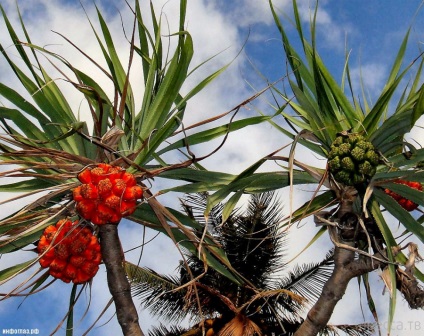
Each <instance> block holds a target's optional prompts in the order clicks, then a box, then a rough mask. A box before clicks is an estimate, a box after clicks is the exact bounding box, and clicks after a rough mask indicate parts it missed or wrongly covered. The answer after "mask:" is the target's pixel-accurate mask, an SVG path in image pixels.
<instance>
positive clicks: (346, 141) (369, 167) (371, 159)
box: [328, 133, 379, 186]
mask: <svg viewBox="0 0 424 336" xmlns="http://www.w3.org/2000/svg"><path fill="white" fill-rule="evenodd" d="M378 160H379V156H378V154H377V152H376V151H375V149H374V146H373V144H372V143H371V142H369V141H368V140H366V139H365V138H364V137H363V136H362V135H360V134H355V133H351V134H346V135H339V136H338V137H337V138H336V139H335V140H334V141H333V143H332V144H331V147H330V152H329V153H328V168H329V170H330V172H331V173H332V174H333V176H334V179H335V180H336V181H337V182H340V183H343V184H345V185H349V186H353V185H356V184H360V183H363V182H366V181H367V180H368V179H369V178H371V177H372V176H373V175H374V174H375V171H376V167H377V165H378Z"/></svg>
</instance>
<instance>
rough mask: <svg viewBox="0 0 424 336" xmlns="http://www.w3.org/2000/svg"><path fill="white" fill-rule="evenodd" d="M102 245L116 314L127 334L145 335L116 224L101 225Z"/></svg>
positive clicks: (126, 335)
mask: <svg viewBox="0 0 424 336" xmlns="http://www.w3.org/2000/svg"><path fill="white" fill-rule="evenodd" d="M99 228H100V231H99V237H100V246H101V252H102V257H103V261H104V264H105V266H106V271H107V283H108V286H109V291H110V293H111V294H112V298H113V301H114V302H115V307H116V316H117V318H118V322H119V324H120V325H121V328H122V332H123V334H124V335H125V336H143V332H142V331H141V328H140V325H139V320H138V314H137V310H136V308H135V305H134V302H133V300H132V296H131V287H130V284H129V282H128V279H127V277H126V275H125V269H124V261H125V259H124V253H123V251H122V246H121V242H120V240H119V236H118V226H117V225H116V224H105V225H100V226H99Z"/></svg>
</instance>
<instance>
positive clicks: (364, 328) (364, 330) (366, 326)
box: [319, 323, 375, 336]
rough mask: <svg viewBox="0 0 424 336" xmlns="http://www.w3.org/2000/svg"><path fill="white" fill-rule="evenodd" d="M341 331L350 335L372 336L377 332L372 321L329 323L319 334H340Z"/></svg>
mask: <svg viewBox="0 0 424 336" xmlns="http://www.w3.org/2000/svg"><path fill="white" fill-rule="evenodd" d="M340 331H342V332H343V333H345V334H346V335H348V336H372V335H374V332H375V326H374V324H372V323H361V324H354V325H348V324H340V325H327V327H326V328H325V329H324V330H322V331H321V332H320V333H319V335H321V336H338V335H340V334H339V332H340Z"/></svg>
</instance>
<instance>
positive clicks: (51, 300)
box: [0, 0, 424, 336]
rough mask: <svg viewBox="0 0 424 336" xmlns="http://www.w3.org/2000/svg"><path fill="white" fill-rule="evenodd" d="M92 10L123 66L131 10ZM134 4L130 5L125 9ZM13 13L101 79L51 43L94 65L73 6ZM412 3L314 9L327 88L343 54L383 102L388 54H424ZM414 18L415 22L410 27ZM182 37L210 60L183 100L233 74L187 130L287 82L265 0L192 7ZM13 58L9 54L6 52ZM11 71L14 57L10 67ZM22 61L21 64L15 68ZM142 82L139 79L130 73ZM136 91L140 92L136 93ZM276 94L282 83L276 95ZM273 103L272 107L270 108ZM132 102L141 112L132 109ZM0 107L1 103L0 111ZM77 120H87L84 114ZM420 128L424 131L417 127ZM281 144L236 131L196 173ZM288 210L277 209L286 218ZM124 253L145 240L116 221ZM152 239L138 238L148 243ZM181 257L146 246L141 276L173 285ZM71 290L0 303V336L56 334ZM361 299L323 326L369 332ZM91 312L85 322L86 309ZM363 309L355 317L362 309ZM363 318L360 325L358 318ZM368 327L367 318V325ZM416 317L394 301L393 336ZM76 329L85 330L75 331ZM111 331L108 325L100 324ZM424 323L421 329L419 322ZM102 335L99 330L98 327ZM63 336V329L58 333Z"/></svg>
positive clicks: (57, 287) (378, 286)
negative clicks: (5, 333)
mask: <svg viewBox="0 0 424 336" xmlns="http://www.w3.org/2000/svg"><path fill="white" fill-rule="evenodd" d="M95 2H96V4H97V5H98V6H99V8H100V9H101V10H102V11H103V12H104V13H106V18H107V21H108V23H109V24H110V29H111V30H112V31H113V33H114V37H115V43H116V47H117V49H118V50H119V54H120V57H121V58H122V60H123V62H125V60H126V59H127V57H128V54H127V52H128V48H127V42H126V40H125V38H123V34H122V24H121V17H120V15H119V13H120V14H121V15H122V17H123V21H124V23H125V24H124V26H128V24H130V23H131V18H130V17H131V13H130V12H129V11H128V10H127V8H126V5H125V2H124V1H122V0H118V1H109V0H101V1H95ZM129 2H130V3H131V1H129ZM298 2H299V10H300V13H301V16H302V20H303V23H304V24H305V29H306V26H307V24H308V22H309V19H310V16H311V8H313V5H314V3H315V2H314V1H308V0H299V1H298ZM18 3H19V6H20V10H21V12H22V14H23V16H24V20H25V23H26V27H27V30H28V31H29V33H30V35H31V38H32V41H33V43H35V44H38V45H41V46H47V45H48V46H49V49H50V50H53V51H55V52H57V53H59V54H61V55H63V56H64V57H66V58H67V59H69V60H72V62H74V64H75V65H77V67H80V68H84V69H90V71H93V74H94V75H93V76H94V77H95V78H99V79H101V75H100V74H98V73H96V72H95V69H92V66H91V65H90V63H89V62H88V61H87V60H86V59H84V58H83V57H82V56H81V55H80V54H78V52H76V51H75V50H73V49H72V48H70V47H69V45H67V44H66V42H65V41H64V40H63V39H62V38H60V36H58V35H57V34H55V33H54V32H59V33H61V34H63V35H65V36H66V37H68V38H70V39H71V40H72V41H73V42H74V43H75V44H77V45H78V46H79V47H80V48H81V49H83V50H84V51H85V52H87V53H88V54H90V55H92V56H93V58H95V59H101V55H100V50H99V49H98V47H97V45H96V42H95V39H94V36H93V34H92V31H91V28H90V25H89V24H88V22H87V19H86V17H85V14H84V11H83V9H82V7H81V4H80V2H79V1H75V0H67V1H65V0H25V1H23V0H21V1H18ZM81 3H82V4H83V5H84V7H85V9H86V11H87V13H88V16H89V17H90V18H91V19H92V20H93V22H95V18H96V15H95V12H94V7H93V4H92V1H91V0H82V1H81ZM141 3H142V8H143V11H144V13H145V14H146V20H147V22H148V19H147V18H148V16H149V10H148V6H147V5H148V2H147V1H141ZM153 3H154V7H155V9H156V12H157V13H161V12H162V13H163V18H164V20H163V22H164V25H167V24H169V31H170V32H174V31H176V27H177V23H178V17H177V16H178V4H179V1H178V0H169V1H164V0H157V1H156V0H155V1H153ZM0 4H1V5H2V6H3V7H4V9H5V11H6V13H7V15H8V16H9V19H10V20H11V21H12V23H13V24H14V25H15V27H18V24H17V21H16V20H17V17H16V7H15V1H14V0H0ZM290 4H291V1H289V0H275V1H274V5H275V6H276V8H277V9H278V12H279V14H280V16H281V17H282V18H283V16H284V15H286V17H288V18H290V17H292V16H291V13H292V12H291V5H290ZM420 4H421V1H420V0H407V1H402V2H401V1H396V0H373V1H368V0H353V1H352V0H322V1H320V7H319V11H318V16H317V29H318V35H317V42H318V49H319V52H320V55H321V56H322V58H323V60H324V62H325V64H326V65H327V67H328V68H329V69H330V71H331V73H332V74H333V76H334V77H335V78H336V80H337V81H339V82H340V80H341V76H342V71H343V66H344V61H345V55H346V52H349V53H350V69H351V74H352V79H353V81H354V86H355V88H359V81H360V77H361V75H362V80H363V82H364V85H365V87H366V89H367V93H368V94H369V96H370V97H371V99H372V100H374V101H375V99H376V97H377V96H378V94H379V93H380V92H381V90H382V88H383V86H384V82H385V80H386V78H387V76H388V72H389V70H390V66H391V64H392V62H393V61H394V58H395V55H396V52H397V50H398V48H399V46H400V44H401V42H402V39H403V37H404V36H405V34H406V32H407V30H408V29H409V28H410V27H411V33H410V44H409V48H408V50H407V54H406V56H405V59H406V60H407V63H409V62H411V61H412V60H413V59H415V58H416V57H417V56H418V54H419V52H420V50H421V49H422V42H423V41H424V12H423V11H422V10H421V11H418V14H416V13H417V10H418V9H419V7H420ZM415 15H416V16H415ZM284 22H285V24H286V25H287V26H286V27H287V29H288V31H289V35H290V38H291V39H292V40H293V41H294V44H295V45H298V44H297V43H296V41H297V40H296V38H297V36H296V34H295V30H294V29H293V27H292V26H291V24H290V21H289V20H285V21H284ZM187 30H188V31H189V32H190V33H191V35H192V37H193V40H194V48H195V54H194V59H193V62H192V64H193V67H194V66H196V65H198V64H201V63H202V62H204V61H205V60H207V59H209V58H210V57H212V56H213V55H217V56H216V57H214V58H213V59H212V60H211V61H210V62H207V63H206V64H205V65H203V66H202V67H201V68H200V69H199V70H197V71H196V72H194V73H193V75H192V76H190V77H189V79H188V82H187V85H186V86H185V87H184V89H183V90H185V92H188V90H189V89H190V87H193V86H194V85H195V84H196V83H197V82H199V81H200V80H201V79H203V78H205V77H206V76H207V75H208V74H210V73H211V72H213V71H215V70H217V69H219V68H220V67H222V66H224V65H226V64H228V63H230V62H232V63H231V66H230V67H229V68H228V70H227V71H226V72H225V73H224V74H223V75H222V76H221V77H219V78H218V79H217V80H216V81H215V82H214V83H212V84H211V85H210V86H209V87H208V88H207V89H206V90H205V91H203V92H202V93H200V94H199V95H198V96H196V97H194V99H193V100H192V101H191V103H190V104H189V106H188V110H187V113H186V115H187V120H186V123H187V124H188V125H189V124H192V123H194V122H197V121H200V120H202V119H205V118H206V117H210V116H214V115H218V114H220V113H223V112H226V111H228V110H230V109H232V108H233V107H235V106H237V105H238V104H239V103H240V102H242V101H244V100H245V99H247V98H248V97H250V96H252V95H253V94H254V93H255V92H256V91H259V90H261V89H263V88H264V87H265V86H266V81H264V80H263V78H266V79H267V80H268V81H269V82H274V81H278V80H280V79H281V78H282V77H283V76H284V75H285V73H286V68H285V64H286V59H285V57H284V53H283V48H282V45H281V39H280V36H279V34H278V30H277V29H276V27H275V24H274V22H273V19H272V16H271V12H270V10H269V6H268V1H266V0H235V1H226V0H188V13H187ZM0 43H1V44H2V45H3V46H5V47H6V48H7V47H9V48H10V50H11V47H10V40H9V39H8V37H7V32H6V29H5V28H4V24H3V21H2V20H0ZM7 50H9V49H7ZM14 57H15V58H16V59H17V56H16V55H14ZM17 61H19V60H17ZM137 70H138V72H137ZM132 73H133V77H132V81H133V83H135V85H134V84H133V86H134V87H139V88H141V90H140V92H142V84H141V81H140V79H139V78H137V76H136V75H137V74H139V73H140V69H139V68H138V69H137V68H135V69H134V70H133V72H132ZM0 81H1V82H4V83H7V84H8V85H10V86H12V87H16V88H18V87H19V85H18V83H17V81H16V80H15V79H14V78H13V75H12V74H11V72H10V70H9V69H8V68H7V64H6V62H5V60H4V59H0ZM58 84H59V85H60V86H61V88H63V91H64V92H65V94H66V95H67V97H70V98H69V99H70V102H71V105H72V106H73V108H74V109H75V111H80V103H81V98H80V97H75V92H74V91H73V90H72V88H70V86H69V85H68V86H67V85H65V83H63V81H60V80H58ZM137 84H138V86H137ZM277 85H279V86H280V87H281V88H282V87H283V85H284V81H279V82H278V83H277ZM268 98H269V97H268ZM268 98H267V96H266V95H264V97H260V98H259V99H258V100H256V101H255V102H254V104H252V105H249V106H246V108H245V109H243V111H242V113H243V114H244V115H255V114H256V111H255V109H260V110H263V111H264V112H268V113H269V111H270V107H269V104H268V103H269V100H268ZM139 102H140V101H138V103H139ZM0 103H4V102H2V101H0ZM82 117H84V115H83V113H82ZM419 123H420V124H421V125H424V121H423V120H420V121H419ZM411 137H412V138H414V139H416V140H417V141H418V142H420V143H421V144H424V135H423V132H422V129H420V128H416V129H414V130H413V132H412V133H411ZM288 143H289V141H288V139H287V138H285V137H284V136H282V134H281V133H279V132H278V131H276V130H275V129H274V128H273V127H272V126H270V125H268V124H264V125H260V127H256V128H255V129H254V131H252V129H244V130H241V131H240V132H238V133H237V134H232V135H230V137H229V139H228V141H227V143H226V144H225V146H224V148H223V150H221V151H219V152H218V153H217V155H216V156H215V157H214V159H213V160H206V161H205V162H204V163H203V164H204V165H205V166H206V167H207V168H209V169H211V170H218V171H223V172H229V173H235V174H236V173H240V172H241V171H242V170H243V169H245V168H247V167H248V166H249V165H250V164H252V163H254V162H256V161H257V160H258V159H260V158H261V157H263V156H264V155H266V154H268V153H270V152H271V151H273V150H275V149H276V148H279V147H282V146H284V145H286V144H288ZM208 149H209V148H205V147H202V146H200V147H199V148H197V149H196V150H197V151H198V152H197V153H198V154H199V155H201V154H202V153H203V152H207V151H208ZM304 153H305V152H304V151H303V152H302V149H299V154H298V155H299V157H300V158H302V159H303V158H304V160H306V161H305V162H307V163H313V164H316V165H318V166H320V167H323V166H324V165H325V162H323V161H320V160H317V159H316V158H314V157H311V156H310V155H309V157H308V156H304V155H303V156H302V154H304ZM262 169H264V170H266V169H276V167H275V166H271V165H269V166H267V165H266V166H264V167H263V168H262ZM166 183H167V182H166V181H163V180H160V179H159V180H158V181H157V182H155V184H154V185H153V187H152V188H153V189H155V191H157V190H160V189H162V188H165V187H166V186H167V185H166ZM311 191H312V190H305V188H304V187H303V188H302V187H299V188H297V189H296V193H295V195H294V199H293V202H294V206H299V205H301V204H303V202H304V201H305V198H304V197H305V195H306V194H307V193H310V192H311ZM279 196H280V197H281V199H282V200H283V202H284V201H287V199H288V190H286V189H284V190H280V191H279ZM160 201H161V202H163V203H164V204H166V205H171V206H177V202H176V201H175V197H170V196H165V197H163V198H160ZM13 206H15V207H18V206H19V204H14V205H12V206H10V205H0V213H1V214H2V215H3V216H5V215H7V214H8V213H10V212H11V211H13V210H14V208H13ZM288 208H289V204H287V203H286V204H285V209H288ZM119 230H120V235H121V237H122V241H123V247H124V250H128V249H131V248H133V247H136V246H138V245H140V244H141V243H142V241H143V230H142V228H140V226H139V225H135V224H133V223H129V222H127V221H123V222H122V223H121V224H120V227H119ZM315 232H316V228H315V227H314V224H313V223H312V222H311V221H304V222H302V224H301V225H299V226H298V227H295V228H293V229H292V231H291V233H290V248H289V252H290V254H291V256H294V255H296V253H297V252H298V251H300V250H301V249H302V248H303V247H304V246H305V245H306V244H307V242H308V241H309V239H311V237H312V236H313V235H314V234H315ZM155 235H156V234H155V233H154V232H151V231H147V232H146V241H147V240H149V239H150V238H153V237H154V236H155ZM330 247H331V242H329V241H328V239H326V238H321V239H320V240H319V241H318V242H317V243H315V244H314V246H313V248H312V249H311V250H310V251H308V253H305V254H303V255H302V256H301V258H299V259H298V260H296V262H305V261H310V260H313V261H319V259H320V258H322V257H323V256H324V255H325V254H326V253H327V251H328V250H329V248H330ZM31 253H32V252H22V253H20V254H16V255H4V256H2V258H1V259H0V269H4V268H6V267H8V266H10V265H12V264H14V263H16V262H19V261H24V260H28V259H29V258H30V257H31V258H32V257H33V256H32V255H31ZM139 256H140V250H139V249H138V250H136V251H133V252H130V253H128V254H127V258H128V260H130V261H137V260H138V258H139ZM178 260H179V255H178V252H177V250H176V248H175V247H173V246H172V243H171V241H170V240H169V239H167V238H166V237H163V236H159V237H156V238H155V239H154V240H153V242H152V243H149V244H147V245H146V247H145V249H144V252H143V255H142V258H141V265H143V266H146V267H150V268H153V269H154V270H156V271H157V272H159V273H166V274H167V273H172V272H173V271H174V270H175V268H176V267H177V266H178ZM371 277H372V281H373V284H374V285H375V286H374V288H375V290H374V292H373V295H374V300H375V301H376V304H377V307H378V313H379V317H380V322H381V325H382V331H383V334H384V333H385V332H386V330H385V327H386V326H387V323H386V321H387V310H388V294H387V293H386V294H385V295H382V294H381V292H382V290H383V283H382V281H381V280H379V277H378V274H376V272H375V273H373V274H372V276H371ZM23 279H24V277H19V278H17V279H15V280H14V282H13V283H9V284H6V285H5V286H2V287H0V292H2V293H4V292H5V291H7V289H10V288H13V287H14V285H15V286H16V285H17V284H18V283H19V281H22V280H23ZM105 279H106V278H105V271H104V268H101V269H100V271H99V273H98V275H97V276H96V277H95V279H94V281H93V285H92V288H91V292H90V291H89V290H87V292H85V293H84V294H83V295H82V296H83V299H82V300H81V303H80V305H79V306H78V310H77V316H76V319H75V321H76V331H75V334H76V335H78V334H82V333H83V332H84V330H86V329H87V327H88V326H89V325H91V323H93V322H94V321H95V320H96V318H97V316H98V315H99V314H100V312H101V311H102V310H103V308H104V307H105V305H106V304H107V302H108V300H109V298H110V296H109V292H108V288H107V285H106V280H105ZM70 290H71V288H70V286H69V285H65V284H62V283H60V282H59V281H57V282H55V283H54V285H53V286H51V287H49V288H48V289H47V290H45V291H44V292H41V293H38V294H35V295H33V296H31V297H29V298H27V299H25V300H24V299H22V298H17V299H8V300H5V301H2V302H0V332H1V329H2V328H37V329H39V330H40V334H41V335H47V334H49V333H50V332H51V331H53V330H54V328H55V327H56V325H57V323H58V322H59V321H60V320H61V318H63V316H64V315H65V314H66V311H67V307H68V302H67V300H68V299H67V298H68V297H69V293H70ZM363 296H364V294H363V293H362V297H361V296H360V295H359V294H358V284H357V283H356V282H355V281H352V282H351V284H350V285H349V288H348V291H347V294H346V295H345V297H344V298H343V299H342V300H341V301H340V303H339V304H338V306H337V307H336V310H335V313H334V315H333V317H332V318H331V320H330V322H331V323H335V324H337V323H339V324H346V323H360V322H364V321H366V322H371V321H372V317H371V316H370V314H369V313H368V308H367V305H366V301H365V300H364V297H363ZM88 304H90V308H89V310H88V312H87V313H86V314H85V308H86V307H87V305H88ZM361 304H362V305H361ZM362 312H363V313H362ZM112 313H113V311H112V309H109V310H108V311H107V312H106V313H105V316H104V317H103V318H102V319H101V320H100V322H99V323H98V324H97V328H95V329H94V330H93V331H92V332H91V333H90V335H106V336H107V335H118V334H120V328H119V326H118V324H117V322H116V319H115V317H114V316H112ZM139 313H140V320H141V325H142V328H143V330H144V331H147V329H148V328H149V326H150V325H152V324H153V325H154V324H157V321H156V319H155V318H153V317H151V316H150V315H149V314H148V313H147V312H145V311H142V309H141V308H139ZM363 315H364V316H363ZM423 317H424V316H423V312H414V311H410V310H409V309H408V308H407V305H406V303H405V302H403V300H402V299H398V307H397V312H396V315H395V318H394V325H393V328H392V329H393V330H392V335H399V336H403V335H422V334H423V333H424V322H422V321H424V318H423ZM80 319H81V321H80ZM109 319H110V321H108V320H109ZM420 321H421V322H420ZM102 325H103V326H102ZM58 334H59V335H62V334H64V331H63V329H62V330H60V331H59V332H58Z"/></svg>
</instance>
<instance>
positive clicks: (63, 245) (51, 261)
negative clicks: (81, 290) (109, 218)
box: [37, 219, 102, 284]
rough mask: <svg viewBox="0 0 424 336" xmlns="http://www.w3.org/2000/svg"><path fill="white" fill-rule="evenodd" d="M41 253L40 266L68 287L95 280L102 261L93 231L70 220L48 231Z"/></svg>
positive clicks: (65, 220)
mask: <svg viewBox="0 0 424 336" xmlns="http://www.w3.org/2000/svg"><path fill="white" fill-rule="evenodd" d="M37 250H38V254H39V256H40V260H39V261H40V265H41V266H42V267H45V268H46V267H49V273H50V275H51V276H53V277H55V278H57V279H61V280H62V281H64V282H66V283H68V282H71V281H72V282H73V283H75V284H80V283H84V282H87V281H89V280H91V279H92V278H93V277H94V276H95V275H96V273H97V271H98V270H99V264H100V261H101V259H102V256H101V253H100V244H99V242H98V240H97V237H96V236H94V235H93V233H92V232H91V230H90V229H89V228H87V227H82V226H80V225H78V221H75V222H74V223H72V222H71V221H70V220H67V219H62V220H60V221H58V222H57V224H56V225H51V226H48V227H47V228H46V229H45V230H44V232H43V235H42V236H41V238H40V240H39V242H38V246H37Z"/></svg>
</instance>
